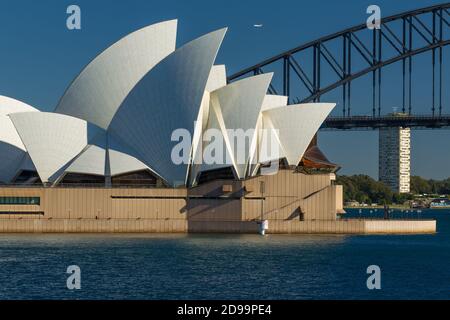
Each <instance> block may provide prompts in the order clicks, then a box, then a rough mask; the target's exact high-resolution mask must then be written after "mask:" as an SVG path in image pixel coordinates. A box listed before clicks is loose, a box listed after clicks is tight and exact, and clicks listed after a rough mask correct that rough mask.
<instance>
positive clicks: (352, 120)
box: [321, 115, 450, 130]
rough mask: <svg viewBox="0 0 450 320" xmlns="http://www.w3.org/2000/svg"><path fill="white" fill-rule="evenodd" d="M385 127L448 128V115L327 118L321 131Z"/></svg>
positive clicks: (449, 120)
mask: <svg viewBox="0 0 450 320" xmlns="http://www.w3.org/2000/svg"><path fill="white" fill-rule="evenodd" d="M386 127H408V128H412V129H443V128H450V115H441V116H434V117H433V116H425V115H423V116H421V115H410V116H381V117H372V116H351V117H328V119H327V120H326V121H325V122H324V124H323V125H322V127H321V130H364V129H379V128H386Z"/></svg>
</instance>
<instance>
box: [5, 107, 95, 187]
mask: <svg viewBox="0 0 450 320" xmlns="http://www.w3.org/2000/svg"><path fill="white" fill-rule="evenodd" d="M10 118H11V120H12V122H13V123H14V126H15V127H16V129H17V132H18V133H19V135H20V138H21V139H22V142H23V143H24V145H25V147H26V148H27V151H28V153H29V155H30V157H31V160H32V161H33V163H34V165H35V167H36V169H37V171H38V174H39V177H40V178H41V180H42V182H44V183H48V182H54V181H55V180H56V179H57V178H58V177H59V176H60V175H61V174H62V173H63V171H64V170H65V169H66V168H67V166H68V165H70V162H71V161H72V160H73V159H74V158H75V157H76V156H77V155H79V154H80V152H81V151H83V150H84V148H86V146H87V145H88V143H89V141H91V140H92V138H94V137H95V136H96V135H97V134H99V133H100V132H101V129H99V128H97V127H94V126H92V125H89V124H88V123H87V122H86V121H84V120H80V119H78V118H74V117H70V116H66V115H62V114H57V113H49V112H38V113H36V112H25V113H14V114H11V115H10Z"/></svg>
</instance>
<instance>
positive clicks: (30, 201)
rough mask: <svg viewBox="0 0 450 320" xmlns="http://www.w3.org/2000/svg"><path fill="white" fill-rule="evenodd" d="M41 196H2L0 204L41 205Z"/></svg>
mask: <svg viewBox="0 0 450 320" xmlns="http://www.w3.org/2000/svg"><path fill="white" fill-rule="evenodd" d="M40 204H41V198H39V197H0V205H40Z"/></svg>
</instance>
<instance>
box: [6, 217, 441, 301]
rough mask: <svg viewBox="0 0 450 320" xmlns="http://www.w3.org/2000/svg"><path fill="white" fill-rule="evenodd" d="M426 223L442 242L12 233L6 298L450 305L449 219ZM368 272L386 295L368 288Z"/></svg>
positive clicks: (427, 237) (403, 238)
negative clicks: (371, 269)
mask: <svg viewBox="0 0 450 320" xmlns="http://www.w3.org/2000/svg"><path fill="white" fill-rule="evenodd" d="M350 214H351V215H353V216H359V215H360V213H359V211H353V212H350ZM368 214H370V213H369V211H363V213H362V215H366V216H367V215H368ZM372 214H373V215H375V214H380V212H377V213H375V212H373V213H372ZM401 215H402V214H401V213H397V216H399V217H400V216H401ZM404 215H407V214H406V213H405V214H404ZM422 217H423V218H433V217H435V218H437V219H438V233H437V234H436V235H413V236H332V235H330V236H306V235H305V236H303V235H299V236H297V235H296V236H288V235H286V236H284V235H277V236H273V235H270V236H266V237H261V236H258V235H9V234H7V235H5V234H3V235H0V269H1V270H0V299H450V211H444V210H442V211H441V210H439V211H425V212H423V213H422ZM69 265H78V266H80V268H81V278H82V280H81V286H82V288H81V290H78V291H70V290H68V289H67V288H66V279H67V276H68V275H67V274H66V269H67V267H68V266H69ZM369 265H378V266H380V268H381V271H382V279H381V282H382V290H379V291H369V290H368V289H367V287H366V280H367V277H368V275H367V274H366V269H367V267H368V266H369Z"/></svg>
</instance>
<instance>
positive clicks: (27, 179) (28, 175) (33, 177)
mask: <svg viewBox="0 0 450 320" xmlns="http://www.w3.org/2000/svg"><path fill="white" fill-rule="evenodd" d="M14 183H17V184H42V182H41V179H40V178H39V175H38V173H37V172H36V171H32V170H22V171H21V172H20V174H19V175H18V176H17V177H16V178H15V179H14Z"/></svg>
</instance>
